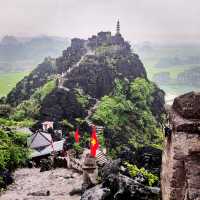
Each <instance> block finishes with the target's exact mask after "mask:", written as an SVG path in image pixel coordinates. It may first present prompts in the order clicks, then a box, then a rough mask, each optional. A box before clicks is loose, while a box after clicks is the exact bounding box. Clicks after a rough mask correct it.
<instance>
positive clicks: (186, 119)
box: [161, 92, 200, 200]
mask: <svg viewBox="0 0 200 200" xmlns="http://www.w3.org/2000/svg"><path fill="white" fill-rule="evenodd" d="M199 102H200V93H194V92H191V93H187V94H185V95H182V96H180V97H178V98H176V99H175V101H174V103H173V106H172V108H171V110H170V113H169V116H170V117H169V118H170V126H171V128H172V135H171V136H169V137H167V138H166V139H165V144H164V151H163V157H162V172H161V189H162V199H163V200H200V116H199V113H198V112H197V111H199V109H200V104H199Z"/></svg>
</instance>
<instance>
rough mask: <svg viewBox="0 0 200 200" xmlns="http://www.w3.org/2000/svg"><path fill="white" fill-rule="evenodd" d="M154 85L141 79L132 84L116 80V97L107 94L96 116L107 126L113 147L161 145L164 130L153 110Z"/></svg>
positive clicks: (108, 136) (99, 121) (114, 148)
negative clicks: (162, 130)
mask: <svg viewBox="0 0 200 200" xmlns="http://www.w3.org/2000/svg"><path fill="white" fill-rule="evenodd" d="M153 93H154V84H152V83H151V82H149V81H147V80H146V79H141V78H137V79H135V80H134V81H132V82H131V83H127V82H126V81H123V80H118V81H116V86H115V92H114V94H113V95H112V96H104V97H103V98H102V99H101V103H100V105H99V107H98V108H97V110H96V112H95V113H94V115H93V116H92V119H93V120H94V121H95V122H97V123H100V124H103V125H104V126H106V127H107V130H108V131H107V133H106V137H107V139H108V140H109V141H110V149H111V150H115V151H116V153H118V152H120V151H121V148H122V147H123V146H127V145H132V146H134V147H140V146H145V145H154V144H156V145H161V143H162V133H161V129H160V127H159V126H158V123H157V122H156V120H155V117H154V115H153V113H152V111H151V109H150V108H151V103H152V101H153V96H152V94H153Z"/></svg>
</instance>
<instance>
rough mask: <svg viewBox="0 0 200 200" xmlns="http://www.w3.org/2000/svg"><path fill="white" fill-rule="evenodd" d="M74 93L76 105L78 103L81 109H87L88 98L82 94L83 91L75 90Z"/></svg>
mask: <svg viewBox="0 0 200 200" xmlns="http://www.w3.org/2000/svg"><path fill="white" fill-rule="evenodd" d="M75 91H76V99H77V101H78V103H80V104H81V106H82V107H83V108H85V107H87V106H88V104H89V99H90V96H89V95H86V94H84V91H83V90H82V89H81V88H76V89H75Z"/></svg>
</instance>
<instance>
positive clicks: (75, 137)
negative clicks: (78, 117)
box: [74, 129, 80, 143]
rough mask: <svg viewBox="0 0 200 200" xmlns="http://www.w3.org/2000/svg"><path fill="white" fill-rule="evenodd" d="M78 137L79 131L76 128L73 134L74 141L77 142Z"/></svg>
mask: <svg viewBox="0 0 200 200" xmlns="http://www.w3.org/2000/svg"><path fill="white" fill-rule="evenodd" d="M79 138H80V135H79V131H78V129H76V132H75V134H74V139H75V141H76V143H79Z"/></svg>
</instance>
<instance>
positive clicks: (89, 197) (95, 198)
mask: <svg viewBox="0 0 200 200" xmlns="http://www.w3.org/2000/svg"><path fill="white" fill-rule="evenodd" d="M109 195H110V190H109V189H108V188H102V185H96V186H95V187H93V188H91V189H89V190H87V191H86V192H84V194H83V195H82V196H81V200H106V199H108V197H109Z"/></svg>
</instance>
